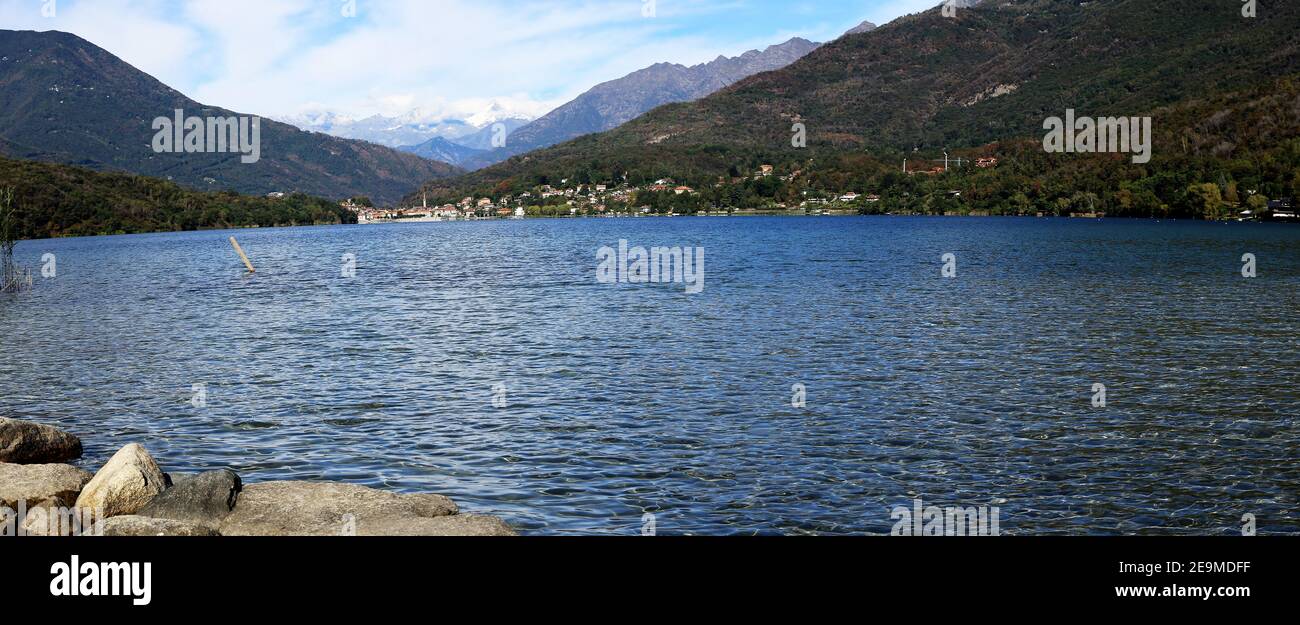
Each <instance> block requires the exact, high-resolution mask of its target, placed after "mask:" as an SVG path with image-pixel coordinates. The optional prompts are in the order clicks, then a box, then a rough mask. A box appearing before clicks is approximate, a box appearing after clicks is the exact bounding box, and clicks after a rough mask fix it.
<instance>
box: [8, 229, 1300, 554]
mask: <svg viewBox="0 0 1300 625" xmlns="http://www.w3.org/2000/svg"><path fill="white" fill-rule="evenodd" d="M231 234H234V235H235V236H237V237H238V238H239V241H240V243H241V245H242V246H243V248H244V249H245V250H246V251H247V252H248V255H249V256H250V258H251V260H252V262H253V264H254V265H255V266H256V267H257V273H256V274H255V275H251V276H249V275H247V274H246V273H245V271H244V269H243V267H242V264H241V263H240V261H239V260H238V258H237V256H236V255H235V253H234V252H233V251H232V249H231V246H230V243H229V241H228V237H229V236H230V235H231ZM620 240H626V241H628V243H629V245H630V246H647V247H648V246H654V245H661V246H682V247H702V248H704V250H705V267H704V271H705V283H704V289H703V291H702V292H700V293H698V294H689V293H687V292H686V289H685V288H684V287H683V285H681V284H603V283H600V282H598V281H597V279H596V267H597V249H598V248H600V247H602V246H611V247H615V248H616V247H617V246H618V244H619V241H620ZM46 253H50V254H54V255H55V258H56V260H57V276H56V277H54V278H53V279H43V278H41V277H40V268H41V264H42V261H41V258H42V255H43V254H46ZM1247 253H1250V254H1253V255H1255V258H1256V263H1257V272H1258V275H1257V277H1254V278H1246V277H1243V276H1242V267H1243V264H1244V263H1243V261H1242V256H1243V255H1244V254H1247ZM345 254H351V255H354V256H355V259H356V264H355V277H350V278H349V277H344V276H343V275H342V273H343V269H344V267H343V265H344V260H343V256H344V255H345ZM945 254H952V255H953V256H952V259H953V260H954V264H955V270H956V275H955V277H952V278H945V277H944V276H943V275H941V270H942V268H943V265H944V262H943V261H942V260H941V257H943V255H945ZM16 255H17V257H18V260H19V261H20V262H22V263H25V264H27V265H29V266H30V267H32V268H33V270H34V273H35V274H36V276H37V277H36V284H35V288H34V289H33V290H32V291H30V292H26V293H22V294H19V295H0V327H3V328H4V331H3V333H0V353H3V358H0V414H7V415H8V416H12V417H15V418H22V419H31V420H35V421H39V422H43V423H48V424H51V425H56V426H59V427H63V428H66V429H68V430H70V431H72V432H74V433H77V434H79V435H80V436H81V437H82V439H83V441H84V443H85V446H86V456H85V458H84V459H83V460H82V465H83V466H85V467H87V468H89V469H90V470H92V471H93V470H95V469H96V468H97V467H98V466H99V465H100V464H102V463H103V462H104V461H105V460H106V459H107V458H108V457H109V456H110V455H111V454H112V453H113V452H114V451H116V450H117V449H118V448H120V447H121V446H123V445H125V444H127V443H130V442H140V443H142V444H144V445H145V446H146V447H148V449H149V451H150V452H151V453H153V454H154V456H155V457H156V458H157V459H158V460H159V463H160V464H161V465H162V466H163V468H164V470H166V471H169V472H173V473H187V472H194V471H201V470H210V469H216V468H222V467H230V468H233V469H234V470H236V471H237V472H239V474H240V475H241V476H243V478H244V480H245V482H246V483H248V482H257V481H266V480H273V479H307V480H338V481H347V482H353V483H358V484H364V485H369V486H375V487H381V488H386V489H393V490H400V491H428V492H437V493H442V494H446V495H449V496H451V497H452V498H453V499H455V500H456V501H457V502H458V503H459V504H460V505H461V508H462V510H464V511H467V512H481V513H489V514H497V515H501V516H503V517H504V518H506V519H507V520H508V521H509V522H511V523H512V524H513V525H515V526H516V527H517V528H519V529H520V530H521V531H523V532H524V533H602V534H639V533H641V528H642V515H643V514H644V513H646V512H652V513H654V514H655V525H656V528H657V531H658V533H660V534H719V533H725V534H861V533H879V534H883V533H888V532H889V531H890V529H891V527H892V526H893V524H894V520H893V519H892V518H891V515H890V510H891V509H892V508H893V507H895V506H900V505H901V506H910V505H911V502H912V501H913V500H914V499H915V498H918V497H921V498H923V499H924V501H925V502H926V504H927V505H929V504H933V505H940V506H956V505H962V506H985V505H988V506H997V507H998V508H999V510H1000V517H1001V529H1002V532H1003V533H1006V534H1052V533H1068V534H1076V533H1091V534H1127V533H1195V534H1204V533H1213V534H1234V533H1240V530H1241V527H1242V524H1243V521H1242V519H1243V516H1244V515H1246V514H1253V515H1255V517H1256V518H1257V523H1258V527H1259V532H1260V533H1300V512H1298V509H1300V506H1298V505H1297V497H1300V427H1297V426H1298V424H1297V418H1298V417H1300V289H1298V288H1297V287H1300V226H1289V225H1271V224H1252V223H1208V222H1172V221H1163V222H1157V221H1136V220H1134V221H1130V220H1100V221H1098V220H1067V219H1033V218H1026V219H1018V218H987V219H975V218H971V219H960V218H941V217H843V218H839V217H820V218H819V217H808V218H802V217H750V218H705V217H697V218H641V219H585V220H518V221H516V220H506V221H488V222H454V223H425V224H392V225H372V226H338V227H317V228H284V229H261V230H241V231H236V232H187V233H166V234H150V235H132V236H115V237H95V238H80V239H60V240H46V241H25V242H21V243H19V245H18V248H17V252H16ZM1096 384H1102V385H1104V386H1105V394H1106V397H1105V399H1106V401H1105V406H1094V400H1095V399H1096V398H1097V393H1096V392H1094V388H1095V387H1094V385H1096ZM796 385H802V387H801V388H803V389H805V390H804V393H803V395H804V399H805V402H804V403H805V405H803V406H801V407H797V406H795V405H792V404H794V403H800V402H797V401H792V400H797V399H798V397H796V392H797V390H798V388H800V387H796Z"/></svg>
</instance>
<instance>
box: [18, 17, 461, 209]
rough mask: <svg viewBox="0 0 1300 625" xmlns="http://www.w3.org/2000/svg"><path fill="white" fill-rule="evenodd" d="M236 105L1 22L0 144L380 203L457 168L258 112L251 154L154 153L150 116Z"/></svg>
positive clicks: (91, 49) (223, 113) (193, 183)
mask: <svg viewBox="0 0 1300 625" xmlns="http://www.w3.org/2000/svg"><path fill="white" fill-rule="evenodd" d="M177 109H181V110H183V111H184V114H185V115H186V116H198V117H202V118H206V117H210V116H212V117H218V116H219V117H229V116H238V115H241V114H240V113H235V112H232V111H228V110H226V109H222V108H218V107H213V106H208V105H204V104H201V103H198V102H195V101H194V100H191V99H189V98H187V97H186V96H185V95H183V94H181V93H180V92H178V91H176V90H174V89H172V88H170V87H168V86H167V85H164V84H162V83H161V82H159V81H158V80H156V79H154V78H153V77H151V76H149V75H148V74H145V73H144V72H141V71H140V70H138V69H136V68H134V67H132V66H131V65H129V64H127V63H126V62H124V61H122V60H121V59H119V58H118V57H116V56H114V55H112V54H110V53H108V52H107V51H105V50H103V49H101V48H99V47H98V46H96V45H94V44H92V43H90V42H87V41H85V40H83V39H81V38H79V37H77V36H75V35H71V34H67V33H62V32H55V31H51V32H41V33H37V32H29V31H11V30H0V154H3V155H6V156H10V157H14V158H22V159H32V160H42V161H50V162H58V163H67V164H73V165H78V166H82V167H87V168H90V169H94V170H100V171H121V172H130V173H134V174H141V175H146V176H154V177H158V178H164V179H167V180H172V181H175V182H177V183H180V184H182V185H185V186H187V187H190V188H194V189H201V190H212V191H218V190H233V191H238V192H240V193H247V194H266V193H271V192H295V191H296V192H302V193H307V194H311V195H315V196H321V197H326V198H333V199H342V198H347V197H353V196H358V195H365V196H369V197H371V198H372V199H374V200H375V201H377V202H382V203H387V202H392V201H394V200H396V199H398V198H400V197H401V196H402V195H403V194H404V193H407V192H409V191H410V189H411V188H412V187H413V186H415V185H417V184H419V183H420V182H421V181H423V180H428V179H430V178H440V177H445V176H448V175H451V174H454V173H456V172H457V169H456V168H454V167H452V166H450V165H447V164H445V163H441V162H437V161H432V160H428V159H423V158H420V157H418V156H415V155H413V154H408V153H404V152H400V151H397V150H394V149H391V148H387V147H382V146H379V145H375V144H373V143H366V142H361V141H353V140H348V139H341V138H337V137H332V136H329V135H325V134H320V133H313V132H304V131H302V130H299V129H298V128H295V127H293V126H290V125H288V124H283V123H279V122H275V121H272V120H270V119H265V118H264V119H262V120H261V141H260V143H261V154H260V157H261V158H260V160H259V161H258V162H256V163H252V164H246V163H242V162H240V158H239V155H238V154H228V153H220V154H217V153H202V152H200V153H171V152H163V153H156V152H155V151H154V149H153V148H152V147H151V145H152V141H153V139H154V136H155V130H154V128H153V126H152V124H153V121H154V120H155V118H158V117H168V118H170V117H172V115H173V111H175V110H177Z"/></svg>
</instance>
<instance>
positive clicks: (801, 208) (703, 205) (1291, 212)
mask: <svg viewBox="0 0 1300 625" xmlns="http://www.w3.org/2000/svg"><path fill="white" fill-rule="evenodd" d="M939 163H940V164H935V165H933V166H928V167H926V166H922V167H916V166H915V164H912V165H911V166H909V163H908V161H904V162H903V168H902V172H903V173H904V174H905V175H906V177H907V178H912V177H918V178H928V179H931V180H936V181H937V180H940V179H942V176H943V175H944V174H948V173H950V172H960V171H962V170H963V168H964V167H965V168H972V167H973V168H974V170H976V171H978V170H991V169H993V168H996V167H997V166H998V158H997V157H993V156H984V157H977V158H969V159H964V158H953V159H948V158H944V159H942V161H939ZM803 175H804V172H803V171H802V170H799V169H794V170H793V171H790V173H788V174H785V175H780V174H778V172H777V170H776V168H775V167H774V166H772V165H766V164H765V165H761V166H759V167H758V169H757V170H756V171H754V172H753V173H752V174H751V175H750V176H743V177H735V176H733V177H726V176H723V177H719V178H718V181H717V183H716V184H715V185H714V187H715V189H713V190H705V191H713V193H712V194H711V195H709V196H708V197H705V193H703V192H702V191H701V190H700V189H697V188H695V187H692V186H689V185H685V184H680V183H678V182H677V181H675V180H673V179H672V178H660V179H658V180H655V181H653V183H648V184H640V185H637V184H630V183H628V182H626V181H625V182H623V183H621V184H609V183H592V182H583V181H577V180H571V179H568V178H565V179H561V180H560V181H559V182H558V184H555V185H553V184H541V185H537V186H534V187H532V188H531V190H527V191H522V192H519V193H503V194H501V195H498V196H496V197H475V196H466V197H463V198H462V199H460V200H459V201H457V202H455V203H443V204H438V205H430V203H429V198H428V194H427V193H425V194H422V197H421V201H420V204H419V205H418V206H399V207H376V206H374V205H373V204H372V203H371V202H370V201H369V200H368V199H366V198H352V199H349V200H346V201H344V202H342V203H341V204H340V206H341V207H342V208H344V209H345V210H349V211H352V212H354V213H356V215H357V222H358V223H360V224H374V223H394V222H405V223H417V222H438V221H471V220H488V219H524V218H531V217H641V216H667V217H674V216H686V215H693V216H742V215H773V214H775V215H817V216H829V215H858V214H884V215H916V214H932V215H943V216H972V217H986V216H991V215H994V214H997V213H995V212H993V211H989V210H982V209H972V208H970V207H967V206H962V204H963V203H962V199H963V198H962V190H961V189H953V188H949V187H948V186H940V187H939V188H938V191H937V192H936V191H932V192H931V193H932V195H937V196H939V199H940V200H941V201H942V202H945V203H946V204H944V205H942V206H940V207H939V208H938V210H934V209H933V208H932V207H928V206H927V208H930V210H916V209H914V208H909V206H911V202H908V200H912V199H913V198H910V197H908V196H910V195H911V194H910V193H909V192H906V191H904V192H902V193H901V194H899V195H900V197H901V198H903V199H904V201H903V202H897V201H895V202H884V203H882V197H881V195H879V194H876V193H860V192H858V191H856V190H854V191H842V192H825V191H821V190H816V189H812V188H809V187H807V186H804V187H803V188H802V189H801V190H800V191H798V192H797V195H796V197H795V200H796V201H790V200H785V201H782V200H779V199H777V198H776V197H773V198H770V200H769V201H767V202H765V203H763V204H762V205H751V206H746V207H743V208H742V207H739V206H736V205H735V204H725V203H722V202H719V201H718V197H719V195H721V193H719V192H718V189H722V188H724V187H728V186H737V185H744V184H750V183H751V182H752V183H755V184H762V183H764V182H766V181H767V180H768V179H771V180H772V181H774V183H775V184H778V185H792V184H795V183H797V181H799V179H800V177H801V176H803ZM624 179H625V180H626V176H624ZM954 186H959V185H954ZM1245 194H1246V196H1247V197H1250V196H1253V195H1254V192H1253V191H1249V190H1246V191H1245ZM272 195H273V196H274V195H278V194H272ZM280 195H282V194H280ZM1255 199H1260V200H1262V199H1263V198H1255ZM1234 206H1235V208H1234V209H1233V210H1231V212H1230V214H1229V215H1225V217H1228V218H1229V219H1231V220H1235V221H1256V220H1271V221H1284V222H1296V221H1300V214H1298V213H1297V211H1296V210H1295V205H1294V201H1293V200H1292V199H1291V198H1281V199H1277V200H1264V201H1262V202H1246V203H1238V204H1236V205H1234ZM1016 214H1025V215H1028V216H1037V217H1048V216H1063V217H1076V218H1090V219H1096V218H1104V217H1106V216H1107V213H1106V212H1105V211H1104V210H1098V209H1097V208H1096V207H1094V205H1093V202H1091V201H1089V202H1087V203H1086V204H1083V205H1079V206H1073V207H1070V208H1069V209H1068V210H1064V211H1059V212H1056V213H1049V212H1045V211H1042V210H1038V211H1031V212H1028V213H1016Z"/></svg>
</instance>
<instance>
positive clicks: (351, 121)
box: [278, 100, 533, 148]
mask: <svg viewBox="0 0 1300 625" xmlns="http://www.w3.org/2000/svg"><path fill="white" fill-rule="evenodd" d="M532 120H533V118H532V117H529V116H527V115H525V114H521V113H519V112H517V111H513V110H511V109H510V108H509V107H507V106H504V105H502V104H501V103H500V102H497V101H495V100H494V101H492V102H490V103H489V104H488V105H487V106H486V107H485V108H484V109H482V110H480V111H477V112H475V113H473V114H470V115H467V116H464V117H463V118H461V117H458V116H453V115H448V114H446V113H444V112H441V111H429V110H426V109H419V108H417V109H413V110H411V111H408V112H406V113H403V114H401V115H395V116H386V115H371V116H369V117H365V118H361V119H357V118H354V117H350V116H348V115H345V114H341V113H337V112H334V111H330V110H327V109H307V110H304V111H302V112H300V113H297V114H294V115H286V116H283V117H281V118H279V120H278V121H282V122H284V123H286V124H290V125H293V126H297V127H298V128H300V129H302V130H308V131H312V132H321V133H325V134H328V135H332V136H335V137H341V138H344V139H360V140H362V141H369V142H371V143H377V144H379V145H383V146H387V147H393V148H396V147H402V146H418V145H422V144H424V143H427V142H428V141H429V140H430V139H433V138H435V137H440V138H443V139H446V140H448V141H451V142H453V143H459V142H460V141H461V140H462V139H463V140H465V141H466V143H465V144H464V145H467V146H469V147H474V148H478V147H479V144H483V140H482V139H483V133H485V132H490V131H491V129H492V127H493V125H495V124H497V123H503V124H505V125H506V128H507V130H508V131H511V130H514V129H515V128H518V127H519V126H522V125H524V124H527V123H528V122H530V121H532Z"/></svg>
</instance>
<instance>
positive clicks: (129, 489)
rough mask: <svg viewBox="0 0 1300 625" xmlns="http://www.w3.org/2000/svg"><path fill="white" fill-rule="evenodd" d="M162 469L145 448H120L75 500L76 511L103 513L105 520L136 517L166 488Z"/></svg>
mask: <svg viewBox="0 0 1300 625" xmlns="http://www.w3.org/2000/svg"><path fill="white" fill-rule="evenodd" d="M165 479H166V478H164V477H163V472H162V469H159V468H158V463H156V462H154V460H153V458H152V457H151V456H150V455H149V452H147V451H145V449H144V447H141V446H139V445H136V444H134V443H133V444H130V445H127V446H126V447H123V448H122V449H121V450H119V451H118V452H117V453H116V454H114V455H113V457H112V458H110V459H109V460H108V462H107V463H106V464H105V465H104V468H102V469H100V470H99V473H96V474H95V477H94V479H92V480H90V483H89V484H86V487H85V488H84V489H82V491H81V496H80V497H78V498H77V507H78V508H93V509H100V510H103V515H104V516H105V517H114V516H120V515H126V514H135V512H136V511H137V510H139V509H140V508H143V507H144V506H145V505H146V504H148V503H149V501H150V500H152V499H153V498H154V496H155V495H157V494H158V493H161V492H162V491H163V488H165V487H166V481H165Z"/></svg>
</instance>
